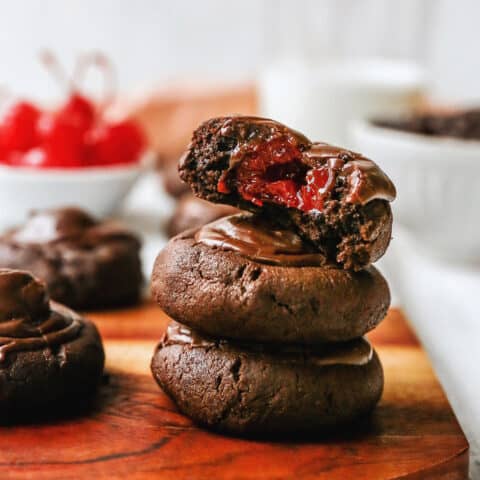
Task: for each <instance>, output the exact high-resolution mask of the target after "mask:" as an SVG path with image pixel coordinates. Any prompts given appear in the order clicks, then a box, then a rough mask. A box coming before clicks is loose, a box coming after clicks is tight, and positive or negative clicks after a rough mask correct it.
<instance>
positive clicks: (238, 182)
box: [179, 115, 396, 270]
mask: <svg viewBox="0 0 480 480" xmlns="http://www.w3.org/2000/svg"><path fill="white" fill-rule="evenodd" d="M179 173H180V177H181V178H182V180H184V181H185V182H186V183H188V184H189V185H190V187H191V188H192V190H193V192H194V193H195V195H197V196H198V197H200V198H203V199H205V200H208V201H211V202H215V203H223V204H228V205H233V206H235V207H238V208H240V209H241V210H248V211H252V212H254V213H262V214H264V215H268V216H270V217H271V218H272V219H275V221H276V222H277V223H279V224H283V225H285V226H287V227H289V228H290V229H293V230H295V231H296V232H298V233H299V234H300V235H301V236H302V237H303V238H305V239H306V240H308V241H309V242H311V243H313V244H314V245H315V246H316V248H317V250H318V251H320V252H322V253H323V254H324V255H326V256H327V257H328V259H329V260H330V261H332V262H336V263H338V264H339V265H341V266H342V267H343V268H345V269H349V270H351V269H353V270H361V269H362V268H363V267H364V266H366V265H369V264H370V263H373V262H375V261H376V260H378V259H379V258H380V257H381V256H382V255H383V254H384V253H385V250H386V249H387V247H388V244H389V242H390V237H391V232H392V212H391V208H390V202H391V201H393V200H394V199H395V196H396V191H395V186H394V185H393V183H392V182H391V180H390V179H389V178H388V176H387V175H386V174H385V173H384V172H383V171H382V170H381V168H380V167H379V166H378V165H376V164H375V163H374V162H373V161H372V160H370V159H368V158H366V157H364V156H363V155H361V154H359V153H356V152H353V151H350V150H347V149H345V148H341V147H336V146H333V145H329V144H326V143H322V142H312V141H310V140H309V139H308V138H307V137H305V136H304V135H302V134H301V133H299V132H297V131H295V130H292V129H291V128H288V127H287V126H285V125H283V124H281V123H279V122H276V121H274V120H270V119H267V118H261V117H252V116H241V115H236V116H228V117H219V118H212V119H210V120H207V121H205V122H204V123H203V124H202V125H200V126H199V127H198V128H197V129H196V130H195V131H194V132H193V135H192V141H191V143H190V145H189V146H188V149H187V151H186V152H185V154H184V155H183V157H182V158H181V159H180V162H179Z"/></svg>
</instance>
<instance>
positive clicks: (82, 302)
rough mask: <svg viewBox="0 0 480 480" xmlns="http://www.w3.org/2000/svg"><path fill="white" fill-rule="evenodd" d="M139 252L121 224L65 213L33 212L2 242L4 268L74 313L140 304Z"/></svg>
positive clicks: (0, 257) (0, 262)
mask: <svg viewBox="0 0 480 480" xmlns="http://www.w3.org/2000/svg"><path fill="white" fill-rule="evenodd" d="M139 251H140V242H139V240H138V239H137V237H136V236H134V235H133V234H132V233H131V232H129V231H128V230H126V229H125V228H124V227H122V226H120V225H119V224H116V223H114V222H110V221H107V222H98V221H96V220H95V219H93V218H92V217H90V216H89V215H88V214H86V213H85V212H83V211H81V210H79V209H77V208H61V209H56V210H47V211H40V212H35V213H34V214H33V215H32V216H31V217H30V218H29V219H28V221H27V222H26V223H25V224H24V225H23V226H21V227H19V228H15V229H13V230H10V231H8V232H6V233H5V234H4V235H2V236H0V267H3V268H14V269H22V270H28V271H30V272H32V273H33V274H34V275H36V276H37V277H39V278H40V279H42V280H44V281H45V282H46V283H47V286H48V290H49V293H50V296H51V297H52V298H53V299H54V300H56V301H58V302H61V303H64V304H66V305H68V306H70V307H73V308H79V309H89V308H103V307H117V306H123V305H128V304H132V303H135V302H136V301H138V299H139V296H140V291H141V286H142V280H143V279H142V272H141V264H140V257H139Z"/></svg>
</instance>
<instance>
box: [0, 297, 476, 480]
mask: <svg viewBox="0 0 480 480" xmlns="http://www.w3.org/2000/svg"><path fill="white" fill-rule="evenodd" d="M89 317H90V318H92V319H94V320H95V321H96V323H97V325H98V326H99V328H100V330H101V332H102V335H103V337H104V339H105V346H106V353H107V371H108V379H107V380H106V382H105V385H103V386H102V388H101V390H100V393H99V395H98V398H97V399H96V400H95V402H94V404H93V405H92V406H91V408H90V409H89V410H88V411H87V412H84V413H83V414H82V415H77V416H71V417H70V418H69V417H67V418H62V419H57V420H55V421H54V420H50V421H45V422H43V423H41V424H36V425H17V426H12V427H2V428H1V429H0V479H31V478H35V479H53V480H57V479H58V480H60V479H61V480H68V479H80V480H83V479H91V478H96V479H99V480H100V479H110V478H128V479H132V480H136V479H139V480H140V479H141V480H144V479H154V478H155V479H175V480H180V479H284V478H292V479H293V478H295V479H334V480H335V479H342V480H343V479H369V480H372V479H394V478H401V479H406V478H408V479H427V480H428V479H464V478H467V471H468V444H467V442H466V440H465V438H464V435H463V433H462V431H461V429H460V427H459V426H458V423H457V421H456V419H455V417H454V415H453V413H452V410H451V408H450V406H449V404H448V401H447V399H446V397H445V395H444V394H443V392H442V389H441V387H440V385H439V383H438V381H437V380H436V378H435V376H434V374H433V372H432V369H431V366H430V364H429V362H428V359H427V357H426V355H425V353H424V352H423V350H422V349H421V347H420V346H419V344H418V342H417V340H416V339H415V337H414V335H413V334H412V333H411V330H410V329H409V328H408V325H407V323H406V322H405V319H404V318H403V316H402V314H401V312H399V311H397V310H392V311H391V312H390V314H389V316H388V317H387V319H386V320H385V321H384V322H383V323H382V325H381V326H380V327H379V328H378V329H377V330H376V331H375V332H374V333H373V334H372V335H371V336H370V338H371V340H372V342H373V343H374V345H375V347H376V348H377V350H378V352H379V355H380V358H381V360H382V362H383V365H384V368H385V377H386V384H385V392H384V395H383V398H382V401H381V402H380V404H379V406H378V408H377V409H376V410H375V412H374V414H373V415H372V417H371V418H370V419H369V420H368V421H366V422H364V423H363V424H361V425H357V426H356V427H355V428H350V429H349V430H348V431H345V432H338V433H337V434H335V435H332V436H330V437H329V438H318V439H305V440H304V441H296V442H258V441H252V440H242V439H234V438H229V437H224V436H220V435H216V434H213V433H210V432H207V431H204V430H202V429H199V428H197V427H195V426H194V425H192V423H191V422H190V420H189V419H187V418H186V417H184V416H183V415H181V414H180V413H179V412H177V410H176V408H175V406H174V405H173V403H172V402H171V401H170V400H169V399H168V398H167V397H166V396H165V395H164V394H163V393H162V392H161V390H160V389H159V388H158V387H157V386H156V384H155V382H154V381H153V379H152V377H151V376H150V373H149V362H150V358H151V355H152V352H153V349H154V347H155V344H156V342H157V341H158V339H159V337H160V335H161V333H162V331H163V329H164V328H165V325H166V323H167V321H168V319H167V317H166V316H165V315H164V314H163V313H162V312H160V311H159V310H158V309H156V308H155V307H154V306H152V305H148V304H147V305H145V306H143V307H141V308H138V309H131V310H126V311H122V312H103V313H98V314H90V315H89Z"/></svg>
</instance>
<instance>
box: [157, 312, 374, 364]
mask: <svg viewBox="0 0 480 480" xmlns="http://www.w3.org/2000/svg"><path fill="white" fill-rule="evenodd" d="M162 344H163V345H164V346H168V345H175V344H177V345H178V344H181V345H187V346H189V347H191V348H211V347H215V346H216V347H219V348H225V347H228V346H232V347H238V348H241V349H242V350H247V351H253V352H257V353H265V354H270V355H275V356H276V358H277V359H278V361H279V362H281V361H286V362H292V361H302V362H304V361H308V362H310V363H314V364H316V365H320V366H328V365H356V366H361V365H366V364H367V363H368V362H370V360H371V359H372V356H373V349H372V346H371V345H370V343H369V342H368V341H367V340H366V339H365V338H357V339H355V340H351V341H349V342H336V343H325V344H322V345H316V346H314V347H312V346H303V345H295V344H266V343H247V342H245V343H244V342H238V341H232V340H225V339H213V338H210V337H206V336H203V335H201V334H199V333H197V332H195V331H194V330H191V329H190V328H188V327H186V326H185V325H181V324H179V323H177V322H175V321H173V320H172V321H171V322H170V323H169V325H168V327H167V331H166V333H165V335H164V337H163V339H162Z"/></svg>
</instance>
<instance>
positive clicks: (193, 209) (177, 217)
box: [168, 193, 238, 237]
mask: <svg viewBox="0 0 480 480" xmlns="http://www.w3.org/2000/svg"><path fill="white" fill-rule="evenodd" d="M234 213H238V210H237V209H236V208H234V207H231V206H230V205H220V204H215V203H210V202H207V201H205V200H202V199H201V198H197V197H195V196H193V195H192V194H190V193H187V194H186V195H184V196H183V197H182V198H180V200H179V202H178V204H177V206H176V207H175V211H174V212H173V215H172V218H171V219H170V222H169V224H168V235H169V236H170V237H173V236H175V235H178V234H179V233H181V232H184V231H185V230H188V229H190V228H196V227H201V226H202V225H205V224H206V223H210V222H213V221H214V220H217V219H219V218H222V217H226V216H227V215H233V214H234Z"/></svg>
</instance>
